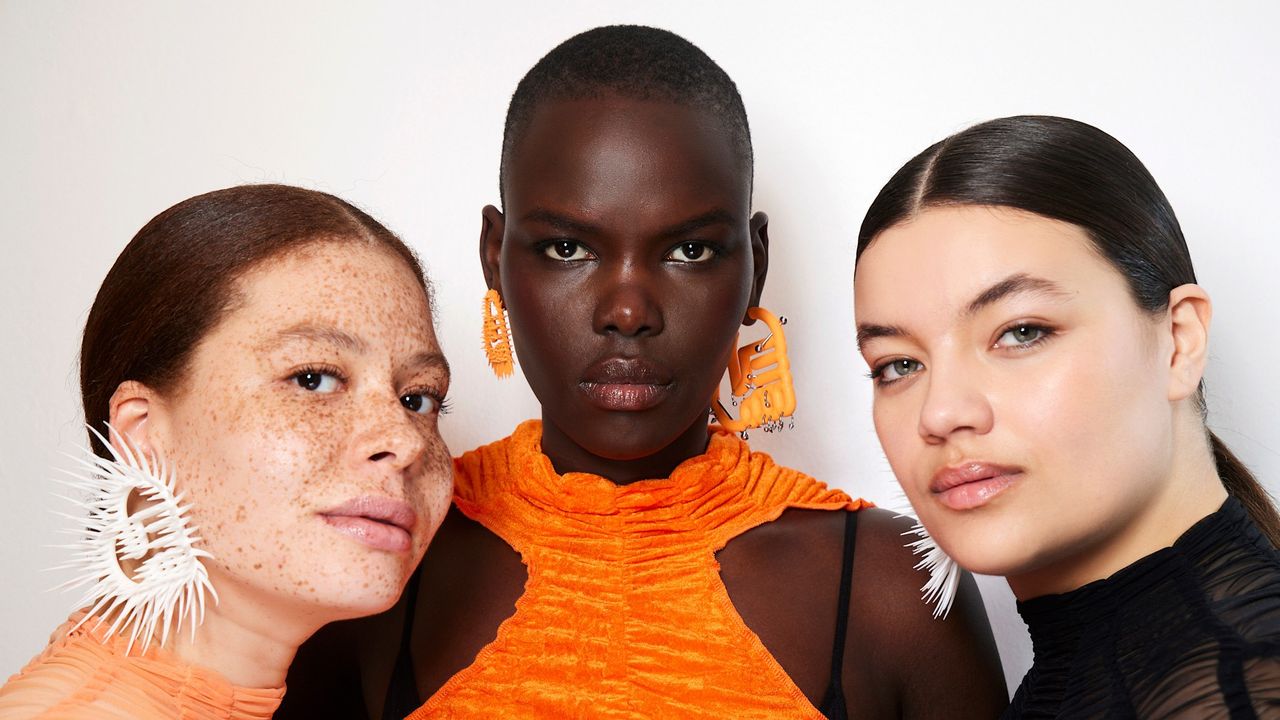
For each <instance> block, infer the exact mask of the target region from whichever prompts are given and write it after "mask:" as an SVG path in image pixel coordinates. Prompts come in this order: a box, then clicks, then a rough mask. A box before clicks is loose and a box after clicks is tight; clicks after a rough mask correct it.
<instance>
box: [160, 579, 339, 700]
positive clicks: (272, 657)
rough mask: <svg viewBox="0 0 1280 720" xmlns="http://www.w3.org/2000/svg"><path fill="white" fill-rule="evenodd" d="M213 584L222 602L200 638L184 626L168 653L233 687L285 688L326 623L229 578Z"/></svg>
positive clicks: (208, 614) (210, 608)
mask: <svg viewBox="0 0 1280 720" xmlns="http://www.w3.org/2000/svg"><path fill="white" fill-rule="evenodd" d="M211 574H212V573H211ZM211 579H212V580H213V582H214V587H216V588H218V597H219V601H218V602H217V603H216V604H215V603H213V602H212V599H211V598H210V599H209V604H208V605H207V606H206V608H205V617H204V622H203V623H202V624H201V625H200V627H199V628H198V629H197V630H196V632H195V637H194V639H193V638H192V635H191V631H190V629H189V628H188V627H186V626H183V627H182V628H181V629H180V630H177V631H174V632H171V634H170V636H169V639H170V644H169V647H168V649H169V650H170V651H171V652H172V653H173V654H174V655H175V656H176V657H178V658H179V659H181V660H182V661H183V662H186V663H189V664H191V665H198V666H201V667H205V668H208V669H210V670H214V671H216V672H218V673H219V674H221V675H222V676H223V677H224V678H226V680H227V681H228V682H230V683H231V684H233V685H238V686H241V687H251V688H278V687H283V686H284V681H285V675H286V674H287V673H288V670H289V664H290V663H291V662H293V657H294V655H295V654H296V653H297V651H298V647H299V646H300V645H302V643H303V642H304V641H305V640H306V639H307V638H308V637H310V636H311V635H312V634H313V633H314V632H315V631H316V630H318V629H319V628H320V627H321V626H322V625H323V624H324V620H321V619H318V618H316V617H314V616H312V614H311V613H309V612H306V611H302V612H299V609H298V608H297V607H292V606H290V607H284V606H282V605H279V604H278V603H273V602H271V601H267V602H263V599H262V598H261V597H260V596H259V595H258V594H257V593H250V592H247V591H245V590H244V589H243V588H241V587H238V584H237V583H236V582H235V581H234V580H230V579H229V578H217V577H212V578H211Z"/></svg>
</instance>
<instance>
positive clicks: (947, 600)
mask: <svg viewBox="0 0 1280 720" xmlns="http://www.w3.org/2000/svg"><path fill="white" fill-rule="evenodd" d="M902 534H903V535H904V536H905V535H914V536H916V539H915V540H912V541H911V542H909V543H907V547H909V548H911V554H912V555H923V556H924V557H922V558H920V562H918V563H916V565H915V569H916V570H927V571H928V572H929V579H928V580H927V581H925V584H924V585H922V586H920V599H921V600H924V601H925V603H926V604H933V616H934V617H935V618H946V617H947V613H949V612H950V611H951V604H952V603H953V602H955V599H956V590H957V589H959V587H960V566H959V565H957V564H956V561H955V560H952V559H951V556H950V555H948V554H947V553H946V551H944V550H943V549H942V548H940V547H938V541H936V540H934V539H933V536H932V535H930V534H929V531H928V530H926V529H925V527H924V525H922V524H921V523H920V521H919V520H916V524H915V525H913V526H912V527H911V529H910V530H908V531H906V532H904V533H902Z"/></svg>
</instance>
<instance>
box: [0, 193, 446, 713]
mask: <svg viewBox="0 0 1280 720" xmlns="http://www.w3.org/2000/svg"><path fill="white" fill-rule="evenodd" d="M428 297H429V293H428V288H427V284H426V279H425V277H424V275H423V273H422V269H421V267H420V265H419V263H418V260H417V258H416V257H415V256H414V254H413V253H412V251H410V250H409V249H408V248H407V247H406V246H405V245H404V244H403V243H402V242H401V241H400V240H399V239H398V238H396V237H395V236H394V235H393V234H392V233H390V232H389V231H388V230H387V229H386V228H385V227H383V226H382V225H380V224H379V223H378V222H377V221H375V220H373V219H372V218H370V217H369V216H368V215H366V214H365V213H363V212H361V211H360V210H358V209H356V208H355V207H353V206H352V205H350V204H348V203H346V202H344V201H342V200H340V199H338V198H335V197H333V196H331V195H326V194H324V193H319V192H313V191H309V190H303V189H300V188H293V187H287V186H281V185H259V186H244V187H236V188H230V189H227V190H219V191H216V192H212V193H208V194H205V195H200V196H197V197H194V198H191V199H189V200H185V201H183V202H181V203H178V204H177V205H175V206H173V207H172V208H169V209H168V210H166V211H164V212H163V213H161V214H160V215H158V216H156V217H155V218H154V219H153V220H151V222H149V223H147V225H146V226H145V227H143V228H142V230H141V231H139V232H138V234H137V235H136V236H135V237H134V239H133V240H132V241H131V242H130V243H129V244H128V246H127V247H126V248H125V249H124V251H123V252H122V253H121V254H120V256H119V258H118V259H117V260H116V263H115V265H114V266H113V267H112V269H111V271H110V272H109V273H108V274H107V277H106V279H105V280H104V281H103V283H102V287H101V289H100V290H99V292H98V295H97V298H96V300H95V302H94V304H93V307H92V309H91V310H90V312H89V317H88V321H87V323H86V327H85V332H84V340H83V345H82V352H81V390H82V393H83V400H84V409H85V416H86V419H87V423H88V425H89V428H90V429H91V430H93V431H96V432H97V433H100V434H99V435H95V436H94V437H93V438H91V439H92V442H93V444H94V446H93V450H94V451H95V452H96V453H97V455H98V456H99V457H100V458H103V459H110V458H112V457H115V456H121V457H133V458H138V459H141V460H140V461H139V464H141V463H143V462H145V463H146V464H147V465H148V466H149V467H151V468H157V467H161V466H163V467H165V468H169V469H170V470H171V472H172V477H173V483H174V486H175V487H176V490H177V492H178V493H179V494H180V495H181V499H182V501H183V503H184V504H185V505H186V506H187V514H188V516H189V517H188V518H187V520H188V521H189V524H188V525H187V529H197V528H198V532H196V534H197V535H198V543H197V548H198V551H199V553H200V554H199V555H198V560H199V562H200V564H201V566H202V570H201V573H202V574H204V573H207V580H208V584H209V585H210V586H211V587H212V588H213V591H214V592H216V601H215V600H214V599H213V598H212V597H210V598H208V599H207V602H205V608H204V617H203V622H202V623H199V624H198V626H195V625H193V626H192V627H190V628H189V627H187V626H185V625H183V626H181V627H176V626H175V627H169V626H168V625H169V623H168V621H169V620H170V619H171V618H164V619H163V620H162V622H161V627H158V628H157V629H156V633H155V637H154V638H152V637H149V635H148V633H144V634H143V637H142V638H131V637H129V636H127V635H126V634H125V633H114V634H113V632H112V627H111V626H112V623H113V622H114V621H115V620H116V619H119V615H118V613H121V612H124V609H122V608H121V607H120V606H112V605H109V604H108V605H105V606H104V605H100V604H99V605H95V606H94V607H93V608H92V609H91V610H90V611H89V615H88V616H84V615H83V613H81V615H80V616H78V617H77V618H76V620H77V622H76V623H75V628H74V629H73V630H71V631H70V632H69V633H67V632H66V631H61V632H59V633H55V638H54V639H53V641H52V642H51V644H50V645H49V647H48V648H47V649H46V650H45V651H44V652H43V653H41V654H40V655H39V656H38V657H37V658H36V659H34V660H33V661H32V662H31V663H30V664H29V665H28V666H27V667H26V668H24V669H23V670H22V671H21V672H19V673H18V674H17V675H15V676H14V677H12V678H11V679H10V680H9V682H8V683H7V684H6V685H5V686H4V687H3V688H0V716H3V717H5V718H15V719H16V718H28V717H30V718H37V717H38V718H76V719H78V718H94V719H95V720H96V719H100V718H176V717H183V718H193V719H196V718H221V719H226V718H269V717H271V716H272V713H273V712H274V711H275V709H276V707H277V705H278V704H279V702H280V698H281V696H282V694H283V693H284V681H285V673H286V670H287V668H288V666H289V663H290V662H291V661H292V659H293V656H294V653H295V651H296V650H297V648H298V646H299V645H301V644H302V642H303V641H304V640H306V639H307V638H308V637H309V636H310V635H311V634H312V633H314V632H315V631H316V630H317V629H318V628H319V627H320V626H322V625H324V624H326V623H329V622H332V621H335V620H342V619H348V618H353V617H359V616H363V615H369V614H372V613H376V612H380V611H382V610H385V609H386V608H388V607H390V606H391V605H392V604H393V603H394V602H395V601H396V598H397V597H399V595H400V592H401V590H402V589H403V587H404V584H405V581H406V579H407V578H408V577H409V575H410V573H411V572H412V570H413V568H414V567H415V566H416V565H417V563H418V561H419V559H420V558H421V556H422V553H423V551H424V550H425V549H426V546H427V543H428V541H429V540H430V538H431V536H432V535H433V533H434V531H435V529H436V527H437V526H438V525H439V523H440V521H441V520H442V519H443V517H444V513H445V511H446V509H447V507H448V503H449V495H450V488H451V468H450V464H449V455H448V450H447V448H446V447H445V444H444V442H443V441H442V439H441V437H440V433H439V428H438V425H437V422H438V418H439V412H440V410H441V404H442V403H443V399H444V396H445V393H446V392H447V390H448V386H449V369H448V365H447V363H446V362H445V359H444V357H443V356H442V355H441V353H440V349H439V345H438V343H437V341H436V336H435V331H434V329H433V327H432V324H431V311H430V307H429V301H428ZM104 441H109V442H110V443H111V447H108V446H107V445H106V444H104ZM148 497H150V496H148ZM151 502H153V501H152V500H148V499H147V498H145V497H142V496H131V497H130V498H129V512H130V513H133V514H136V515H138V516H143V515H144V514H145V512H146V509H144V508H148V507H150V508H154V507H155V506H154V505H149V503H151ZM179 530H181V528H179ZM154 534H155V533H154V532H153V533H152V535H153V536H154ZM151 539H152V540H156V538H155V537H152V538H151ZM91 541H92V538H90V539H89V542H91ZM121 542H125V541H124V540H121ZM150 559H151V558H149V557H143V556H137V557H134V556H130V555H128V554H127V553H126V554H124V555H122V556H121V557H120V558H119V567H117V568H108V569H106V570H104V573H106V574H107V575H112V576H115V575H119V574H120V573H123V576H122V577H126V578H128V579H127V580H125V582H126V583H135V582H136V583H137V584H138V585H139V586H143V585H145V584H146V583H147V582H148V581H149V580H148V578H147V577H146V574H147V573H150V572H152V571H153V570H155V567H152V566H149V565H148V563H149V561H150ZM115 561H116V560H115V559H114V555H113V559H112V562H115ZM140 568H141V569H140ZM162 569H163V568H162ZM103 608H105V609H103ZM181 614H182V613H181V612H179V615H181ZM174 620H175V625H176V619H174ZM171 630H172V632H170V631H171ZM135 640H136V642H135Z"/></svg>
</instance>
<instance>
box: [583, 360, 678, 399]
mask: <svg viewBox="0 0 1280 720" xmlns="http://www.w3.org/2000/svg"><path fill="white" fill-rule="evenodd" d="M578 387H579V388H581V389H582V391H583V392H584V393H586V395H587V398H588V399H590V400H591V402H592V403H593V404H594V405H596V406H597V407H599V408H600V409H602V410H612V411H620V412H638V411H641V410H648V409H649V408H652V407H654V406H656V405H658V404H659V403H661V402H662V401H663V400H664V399H665V398H666V396H667V393H668V392H670V389H671V376H670V375H669V374H668V373H665V372H663V371H662V370H660V369H659V368H658V367H657V366H655V365H653V364H652V363H650V362H648V361H646V360H644V359H641V358H624V357H609V358H604V359H602V360H597V361H596V362H594V363H592V364H591V365H590V366H589V367H588V368H587V369H586V372H584V373H583V377H582V380H581V381H580V382H579V383H578Z"/></svg>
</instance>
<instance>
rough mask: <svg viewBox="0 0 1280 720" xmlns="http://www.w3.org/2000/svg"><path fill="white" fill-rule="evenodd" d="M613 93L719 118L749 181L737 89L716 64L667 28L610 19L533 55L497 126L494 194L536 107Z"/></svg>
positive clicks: (746, 130)
mask: <svg viewBox="0 0 1280 720" xmlns="http://www.w3.org/2000/svg"><path fill="white" fill-rule="evenodd" d="M610 95H615V96H619V97H624V98H631V99H635V100H652V101H657V102H670V103H675V104H679V105H687V106H690V107H697V108H699V109H702V110H704V111H706V112H708V113H711V114H712V115H714V116H716V117H718V118H720V120H721V122H723V123H724V127H725V131H726V132H727V133H728V136H729V140H730V142H732V143H733V146H734V148H735V150H736V151H737V153H738V155H739V157H740V158H741V160H742V162H743V165H744V169H745V170H746V172H747V182H748V183H750V182H751V174H752V170H753V155H752V151H751V129H750V127H749V126H748V124H747V110H746V108H745V107H744V106H743V104H742V96H741V95H739V94H738V87H737V85H735V84H734V83H733V80H732V79H731V78H730V77H729V75H728V74H727V73H725V71H724V70H722V69H721V68H720V66H719V65H717V64H716V63H715V61H714V60H712V59H711V58H710V57H708V56H707V54H706V53H704V52H702V50H699V49H698V47H697V46H696V45H694V44H693V43H691V42H689V41H688V40H685V39H684V38H682V37H680V36H679V35H676V34H675V33H673V32H670V31H668V30H659V29H658V28H651V27H645V26H643V25H609V26H606V27H598V28H595V29H592V30H587V31H586V32H583V33H579V34H577V35H574V36H573V37H571V38H569V39H568V40H565V41H564V42H562V43H560V44H559V45H557V46H556V47H555V48H554V49H552V50H551V52H549V53H547V54H546V55H545V56H543V58H542V59H541V60H539V61H538V62H537V63H536V64H534V66H533V67H532V68H530V70H529V72H528V73H526V74H525V76H524V78H522V79H521V80H520V84H518V85H516V91H515V93H514V94H512V96H511V104H510V105H509V106H508V107H507V121H506V125H505V127H504V128H503V131H502V162H501V166H500V168H499V171H498V193H499V196H500V197H502V199H503V203H504V204H505V202H506V190H505V186H506V177H507V166H508V164H509V163H510V160H511V153H512V151H513V150H514V148H515V147H516V145H518V144H519V142H520V140H521V139H522V138H523V137H524V134H525V131H526V130H528V128H529V122H530V121H531V120H532V119H533V115H534V111H535V110H537V108H538V106H539V105H541V104H542V103H544V102H548V101H563V100H591V99H595V98H600V97H607V96H610Z"/></svg>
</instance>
